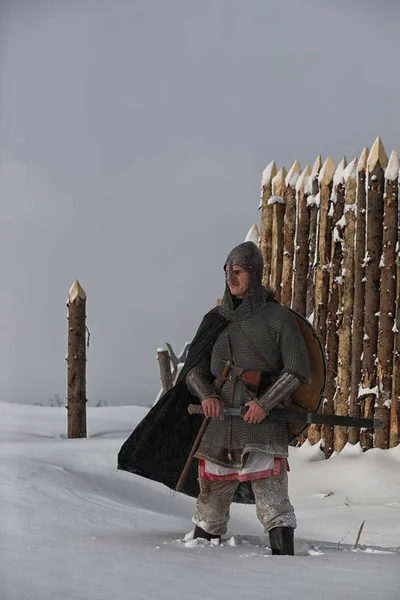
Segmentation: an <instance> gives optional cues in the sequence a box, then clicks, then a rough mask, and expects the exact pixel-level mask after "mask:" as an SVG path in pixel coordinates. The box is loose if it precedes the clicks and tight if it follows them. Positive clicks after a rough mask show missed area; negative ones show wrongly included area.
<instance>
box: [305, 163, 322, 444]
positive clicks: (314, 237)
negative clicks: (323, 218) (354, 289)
mask: <svg viewBox="0 0 400 600" xmlns="http://www.w3.org/2000/svg"><path fill="white" fill-rule="evenodd" d="M321 169H322V158H321V156H318V157H317V159H316V160H315V162H314V165H313V168H312V170H311V175H310V178H309V189H308V192H309V193H310V195H309V196H308V199H307V207H308V211H309V215H310V226H309V238H308V268H307V297H306V315H307V318H308V319H309V320H310V323H312V324H314V323H315V313H316V310H315V273H316V267H317V247H318V233H319V225H318V223H319V218H318V217H319V213H320V204H321V196H320V193H319V181H318V179H319V174H320V171H321ZM311 198H312V199H313V201H312V202H310V199H311ZM307 437H308V440H309V441H310V443H311V444H316V443H317V442H319V440H320V439H321V426H320V425H310V427H309V428H308V431H307Z"/></svg>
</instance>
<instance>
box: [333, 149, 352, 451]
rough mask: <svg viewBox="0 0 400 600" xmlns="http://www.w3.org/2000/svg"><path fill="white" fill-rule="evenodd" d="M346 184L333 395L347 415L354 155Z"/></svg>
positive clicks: (340, 440) (340, 438) (340, 443)
mask: <svg viewBox="0 0 400 600" xmlns="http://www.w3.org/2000/svg"><path fill="white" fill-rule="evenodd" d="M343 177H344V183H345V188H346V193H345V205H344V220H343V241H344V246H343V270H342V278H343V304H342V318H341V322H340V324H339V327H338V335H339V352H338V356H339V360H338V377H337V388H336V394H335V396H334V399H333V401H334V406H335V414H336V415H340V416H347V415H348V410H349V399H350V389H351V328H352V317H353V305H354V233H355V219H356V215H355V211H356V177H357V159H356V158H355V159H354V160H353V161H352V162H351V163H350V164H349V166H348V167H347V168H346V169H345V171H344V173H343ZM347 435H348V432H347V428H346V427H342V426H339V427H335V431H334V449H335V450H336V452H340V450H342V449H343V448H344V446H345V445H346V443H347V440H348V437H347Z"/></svg>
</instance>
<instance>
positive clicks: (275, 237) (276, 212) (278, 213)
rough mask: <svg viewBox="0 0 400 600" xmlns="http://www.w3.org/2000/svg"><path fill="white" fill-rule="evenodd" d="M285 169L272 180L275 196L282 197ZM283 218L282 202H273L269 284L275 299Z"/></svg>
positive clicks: (278, 279)
mask: <svg viewBox="0 0 400 600" xmlns="http://www.w3.org/2000/svg"><path fill="white" fill-rule="evenodd" d="M286 175H287V173H286V170H285V168H284V167H282V169H280V170H279V171H278V173H277V174H276V175H275V177H274V178H273V180H272V194H273V196H274V197H275V198H284V195H285V190H286V185H285V178H286ZM284 218H285V204H284V202H280V201H278V202H275V203H274V204H273V205H272V253H271V276H270V286H271V288H272V290H273V291H274V292H275V294H276V298H277V300H280V297H281V283H282V266H283V245H284V236H283V226H284Z"/></svg>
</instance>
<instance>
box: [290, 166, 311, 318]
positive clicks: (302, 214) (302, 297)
mask: <svg viewBox="0 0 400 600" xmlns="http://www.w3.org/2000/svg"><path fill="white" fill-rule="evenodd" d="M310 175H311V169H310V165H307V167H306V168H305V169H304V171H303V172H302V174H301V175H300V177H299V179H298V181H297V184H296V192H297V199H298V209H297V223H296V252H295V266H294V278H293V303H292V306H293V309H294V310H295V311H297V312H298V313H300V314H301V315H303V317H306V316H307V315H306V306H307V273H308V251H309V248H308V243H309V233H310V211H309V209H308V207H307V198H308V196H309V179H310Z"/></svg>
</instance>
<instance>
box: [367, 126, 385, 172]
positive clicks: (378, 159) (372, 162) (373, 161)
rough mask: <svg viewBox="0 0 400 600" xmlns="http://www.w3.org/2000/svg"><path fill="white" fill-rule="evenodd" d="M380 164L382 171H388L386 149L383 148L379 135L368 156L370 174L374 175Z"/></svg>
mask: <svg viewBox="0 0 400 600" xmlns="http://www.w3.org/2000/svg"><path fill="white" fill-rule="evenodd" d="M378 164H379V165H380V167H381V168H382V169H386V167H387V164H388V158H387V155H386V152H385V148H384V147H383V144H382V140H381V138H380V137H379V135H378V137H377V138H376V140H375V142H374V145H373V146H372V148H371V152H370V153H369V156H368V165H367V166H368V172H369V173H372V172H373V170H374V169H375V167H376V166H377V165H378Z"/></svg>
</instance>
